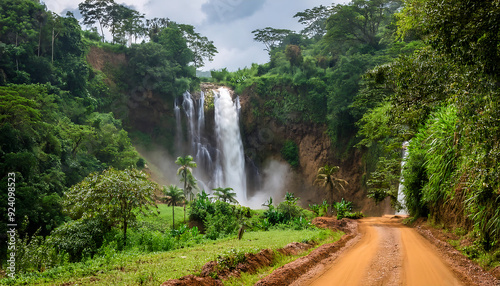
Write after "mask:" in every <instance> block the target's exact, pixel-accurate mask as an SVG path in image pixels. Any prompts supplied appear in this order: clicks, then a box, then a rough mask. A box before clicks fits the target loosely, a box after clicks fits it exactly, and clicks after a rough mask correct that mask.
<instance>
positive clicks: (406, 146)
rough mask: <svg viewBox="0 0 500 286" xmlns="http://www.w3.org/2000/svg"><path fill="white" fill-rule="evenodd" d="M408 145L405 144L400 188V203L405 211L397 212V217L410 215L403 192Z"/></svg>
mask: <svg viewBox="0 0 500 286" xmlns="http://www.w3.org/2000/svg"><path fill="white" fill-rule="evenodd" d="M408 144H409V142H404V143H403V160H401V181H400V183H399V187H398V202H399V203H400V204H401V205H402V206H403V209H401V210H400V211H398V212H396V215H407V214H408V211H407V210H406V206H405V194H404V192H403V190H404V185H403V181H404V178H403V168H404V166H405V164H406V158H407V157H408Z"/></svg>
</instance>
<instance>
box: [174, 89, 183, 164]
mask: <svg viewBox="0 0 500 286" xmlns="http://www.w3.org/2000/svg"><path fill="white" fill-rule="evenodd" d="M174 114H175V122H176V132H175V150H176V151H177V152H178V153H179V154H176V155H180V153H182V150H183V148H182V122H181V108H180V107H179V103H178V99H175V101H174Z"/></svg>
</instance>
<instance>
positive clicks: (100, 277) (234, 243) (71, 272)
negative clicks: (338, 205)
mask: <svg viewBox="0 0 500 286" xmlns="http://www.w3.org/2000/svg"><path fill="white" fill-rule="evenodd" d="M332 235H333V237H335V236H340V234H337V233H335V234H333V233H332V232H331V231H329V230H319V229H307V230H271V231H266V232H249V233H245V235H244V236H243V239H242V240H237V239H236V238H234V237H233V238H226V239H221V240H218V241H206V242H204V243H203V244H201V245H196V246H194V247H188V248H184V249H177V250H173V251H167V252H161V253H149V254H144V253H141V252H139V251H137V250H129V251H124V252H116V251H115V250H114V249H109V250H108V251H106V250H105V251H104V252H103V253H102V254H101V255H100V256H99V257H95V258H94V259H89V260H87V261H85V262H80V263H71V264H69V263H68V264H65V265H63V266H60V267H56V268H52V269H49V270H47V271H45V272H43V273H31V274H27V275H26V276H23V278H22V279H18V280H17V281H16V282H15V283H12V285H19V284H24V285H35V284H36V285H60V284H63V283H67V282H70V283H73V284H75V285H76V284H79V285H87V284H92V285H137V284H139V285H159V284H161V283H163V282H165V281H167V280H169V279H175V278H180V277H182V276H185V275H188V274H193V273H195V274H196V273H199V271H200V269H201V267H202V266H203V265H204V264H205V263H207V262H208V261H211V260H215V259H216V258H217V256H219V255H220V254H223V253H225V252H227V251H228V250H230V249H236V250H237V251H238V252H252V253H255V252H258V251H260V250H261V249H265V248H271V249H277V248H281V247H284V246H285V245H287V244H288V243H291V242H302V241H311V240H314V241H317V242H320V241H325V240H330V239H329V238H330V237H331V236H332ZM286 259H288V258H286ZM284 261H286V260H284ZM267 271H269V270H267ZM0 284H10V283H8V281H6V280H0Z"/></svg>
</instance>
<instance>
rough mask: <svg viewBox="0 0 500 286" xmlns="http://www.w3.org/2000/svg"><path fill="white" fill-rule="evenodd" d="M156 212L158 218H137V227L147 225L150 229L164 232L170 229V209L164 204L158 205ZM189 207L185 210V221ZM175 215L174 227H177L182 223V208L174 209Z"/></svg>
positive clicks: (150, 216)
mask: <svg viewBox="0 0 500 286" xmlns="http://www.w3.org/2000/svg"><path fill="white" fill-rule="evenodd" d="M157 206H158V211H159V212H160V214H159V215H158V216H152V215H149V216H142V215H139V216H138V217H137V221H138V222H139V225H141V224H142V225H147V226H148V228H150V229H155V230H160V231H164V230H166V229H171V228H172V207H169V206H168V205H166V204H159V205H157ZM188 212H189V207H187V208H186V219H188V216H189V215H188ZM174 213H175V226H176V227H177V226H179V225H181V224H182V223H183V222H184V208H183V207H174Z"/></svg>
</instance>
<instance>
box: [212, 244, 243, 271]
mask: <svg viewBox="0 0 500 286" xmlns="http://www.w3.org/2000/svg"><path fill="white" fill-rule="evenodd" d="M245 261H246V257H245V252H244V251H238V250H236V249H234V248H232V249H231V250H229V251H228V252H227V253H225V254H223V255H219V256H218V257H217V263H218V268H219V269H229V270H232V269H235V268H236V267H237V266H238V264H240V263H243V262H245Z"/></svg>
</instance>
